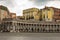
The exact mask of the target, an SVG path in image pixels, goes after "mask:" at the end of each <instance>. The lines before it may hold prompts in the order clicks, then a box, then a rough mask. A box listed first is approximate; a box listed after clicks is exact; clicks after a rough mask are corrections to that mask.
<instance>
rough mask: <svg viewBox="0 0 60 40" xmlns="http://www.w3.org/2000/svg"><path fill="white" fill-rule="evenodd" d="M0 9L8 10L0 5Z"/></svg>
mask: <svg viewBox="0 0 60 40" xmlns="http://www.w3.org/2000/svg"><path fill="white" fill-rule="evenodd" d="M0 9H2V10H6V11H8V8H7V7H5V6H3V5H0Z"/></svg>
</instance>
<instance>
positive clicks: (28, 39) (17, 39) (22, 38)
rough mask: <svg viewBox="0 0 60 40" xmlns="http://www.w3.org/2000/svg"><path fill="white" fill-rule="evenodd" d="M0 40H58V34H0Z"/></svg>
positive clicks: (59, 39)
mask: <svg viewBox="0 0 60 40" xmlns="http://www.w3.org/2000/svg"><path fill="white" fill-rule="evenodd" d="M0 40H60V33H0Z"/></svg>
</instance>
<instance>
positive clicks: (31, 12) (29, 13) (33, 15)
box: [23, 8, 40, 20]
mask: <svg viewBox="0 0 60 40" xmlns="http://www.w3.org/2000/svg"><path fill="white" fill-rule="evenodd" d="M38 14H39V9H37V8H30V9H26V10H23V16H24V18H25V20H27V19H28V20H31V19H35V20H38V19H39V16H40V15H38Z"/></svg>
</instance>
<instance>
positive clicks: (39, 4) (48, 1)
mask: <svg viewBox="0 0 60 40" xmlns="http://www.w3.org/2000/svg"><path fill="white" fill-rule="evenodd" d="M0 5H4V6H7V7H8V9H9V11H10V12H14V13H16V14H17V15H18V16H19V15H20V16H21V15H22V14H23V13H22V11H23V10H24V9H28V8H32V7H36V8H39V9H42V8H44V7H45V6H48V7H50V6H52V7H57V8H60V0H0Z"/></svg>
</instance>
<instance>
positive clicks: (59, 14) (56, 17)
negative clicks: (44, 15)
mask: <svg viewBox="0 0 60 40" xmlns="http://www.w3.org/2000/svg"><path fill="white" fill-rule="evenodd" d="M53 19H54V20H55V21H57V20H60V9H57V8H54V16H53Z"/></svg>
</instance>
